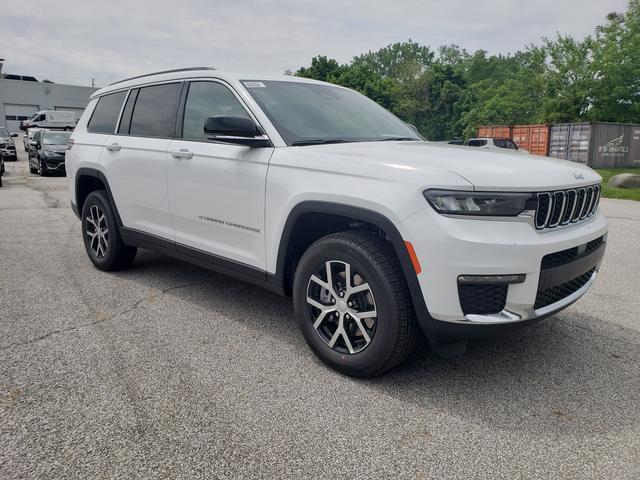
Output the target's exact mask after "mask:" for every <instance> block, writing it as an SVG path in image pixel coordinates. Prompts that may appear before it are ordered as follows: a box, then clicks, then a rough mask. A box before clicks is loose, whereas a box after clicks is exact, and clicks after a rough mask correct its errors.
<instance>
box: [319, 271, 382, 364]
mask: <svg viewBox="0 0 640 480" xmlns="http://www.w3.org/2000/svg"><path fill="white" fill-rule="evenodd" d="M307 304H308V309H309V314H310V315H311V318H312V320H313V328H314V329H315V331H316V333H317V334H318V335H319V336H320V338H321V339H322V340H323V341H324V343H326V344H327V345H328V346H329V347H330V348H332V349H333V350H336V351H338V352H340V353H348V354H355V353H358V352H361V351H362V350H364V349H365V348H366V347H367V346H368V345H369V344H370V343H371V341H372V340H373V336H374V334H375V330H376V325H377V320H378V313H377V310H376V303H375V299H374V297H373V291H372V290H371V287H370V286H369V283H367V281H366V280H365V278H364V276H363V275H362V274H361V273H360V272H358V271H357V270H356V269H355V268H353V267H352V266H351V265H350V264H349V263H346V262H342V261H339V260H330V261H327V262H325V264H324V266H323V268H322V269H320V270H319V271H317V272H316V274H315V275H311V278H310V279H309V283H308V285H307Z"/></svg>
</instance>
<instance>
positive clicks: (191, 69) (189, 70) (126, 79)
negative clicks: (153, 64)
mask: <svg viewBox="0 0 640 480" xmlns="http://www.w3.org/2000/svg"><path fill="white" fill-rule="evenodd" d="M193 70H215V68H213V67H189V68H176V69H173V70H163V71H161V72H153V73H146V74H144V75H138V76H136V77H129V78H125V79H124V80H118V81H117V82H113V83H110V84H109V86H111V85H117V84H118V83H123V82H128V81H129V80H135V79H136V78H144V77H150V76H152V75H160V74H162V73H176V72H191V71H193Z"/></svg>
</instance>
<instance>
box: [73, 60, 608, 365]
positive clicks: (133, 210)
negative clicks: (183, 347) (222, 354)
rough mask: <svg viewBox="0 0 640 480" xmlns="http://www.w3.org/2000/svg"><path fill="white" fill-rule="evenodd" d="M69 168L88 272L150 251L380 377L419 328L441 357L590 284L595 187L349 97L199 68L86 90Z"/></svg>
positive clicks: (334, 361) (321, 351) (567, 170)
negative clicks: (230, 282)
mask: <svg viewBox="0 0 640 480" xmlns="http://www.w3.org/2000/svg"><path fill="white" fill-rule="evenodd" d="M69 148H70V151H69V152H68V153H67V160H66V163H67V172H68V178H69V189H70V194H71V203H72V207H73V209H74V211H75V212H76V214H77V215H78V216H79V217H80V218H81V220H82V236H83V238H84V243H85V246H86V251H87V254H88V256H89V258H90V259H91V261H92V262H93V263H94V264H95V265H96V266H97V267H98V268H100V269H102V270H114V269H120V268H125V267H128V266H130V265H131V263H132V261H133V259H134V256H135V254H136V248H137V247H142V248H148V249H153V250H156V251H159V252H163V253H166V254H169V255H173V256H175V257H178V258H180V259H183V260H186V261H189V262H193V263H195V264H197V265H201V266H203V267H206V268H210V269H213V270H216V271H219V272H222V273H224V274H226V275H229V276H232V277H236V278H239V279H242V280H246V281H249V282H253V283H255V284H258V285H261V286H264V287H266V288H268V289H270V290H273V291H276V292H278V293H281V294H283V295H292V296H293V301H294V305H295V312H296V319H297V322H298V324H299V327H300V329H301V330H302V333H303V335H304V337H305V339H306V341H307V343H308V344H309V346H310V347H311V348H312V349H313V350H314V352H315V353H316V354H317V355H318V356H319V357H320V358H321V359H322V360H323V361H324V362H326V363H327V364H329V365H330V366H332V367H333V368H336V369H338V370H340V371H341V372H344V373H347V374H349V375H356V376H365V375H373V374H376V373H380V372H382V371H385V370H387V369H389V368H391V367H393V366H394V365H397V364H398V363H399V362H401V361H402V360H403V359H404V358H405V357H406V356H407V355H408V354H409V353H410V352H411V351H412V349H413V348H414V346H415V342H416V337H417V334H418V326H419V327H421V328H422V330H423V331H424V332H425V334H426V335H427V337H428V339H429V341H430V343H431V345H432V346H433V348H434V350H435V351H436V352H437V353H439V354H440V355H443V356H451V355H455V354H457V353H460V352H462V351H464V349H465V346H466V340H467V339H468V338H472V337H477V336H483V335H494V334H497V333H500V332H503V331H505V330H509V329H511V328H515V327H520V326H522V325H525V324H528V323H531V322H533V321H536V320H539V319H541V318H543V317H546V316H548V315H550V314H553V313H555V312H558V311H559V310H562V309H563V308H566V307H567V306H568V305H570V304H571V303H572V302H574V301H575V300H577V299H578V298H579V297H580V296H582V295H583V294H584V293H585V292H586V291H587V289H588V288H589V287H590V286H591V285H592V283H593V282H594V280H595V278H596V275H597V271H598V267H599V265H600V262H601V260H602V257H603V254H604V249H605V244H606V234H607V220H606V219H605V218H604V217H603V216H602V215H601V214H600V213H599V212H598V201H599V198H600V186H599V184H600V181H601V178H600V176H599V175H598V174H596V173H595V172H594V171H592V170H591V169H589V168H587V167H585V166H583V165H580V164H577V163H571V162H565V161H559V160H552V159H545V158H540V157H536V158H535V159H529V158H526V157H524V158H518V161H517V162H516V161H513V159H512V158H511V156H509V155H505V154H496V153H493V152H490V151H473V152H472V151H470V150H467V149H463V148H460V149H453V148H451V147H450V146H448V145H441V144H437V143H431V142H427V141H424V139H422V138H421V137H420V136H419V135H418V134H416V132H415V131H414V130H413V129H412V128H410V127H409V126H407V125H406V124H405V123H403V122H402V121H401V120H399V119H398V118H396V117H395V116H393V115H392V114H390V113H389V112H387V111H386V110H384V109H383V108H381V107H380V106H378V105H377V104H376V103H374V102H372V101H370V100H369V99H367V98H366V97H364V96H362V95H360V94H359V93H356V92H354V91H352V90H349V89H346V88H342V87H339V86H336V85H330V84H326V83H322V82H317V81H312V80H307V79H303V78H295V77H278V78H267V77H263V76H252V75H233V74H229V73H223V72H220V71H216V70H213V69H207V68H197V69H183V70H177V71H175V70H174V71H168V72H160V73H156V74H151V75H145V76H142V77H137V78H133V79H128V80H124V81H122V82H118V83H115V84H112V85H110V86H109V87H106V88H104V89H102V90H100V91H98V92H96V93H95V94H94V95H93V96H92V98H91V100H90V103H89V105H88V107H87V109H86V111H85V113H84V114H83V115H82V118H81V119H80V121H79V123H78V126H77V128H76V129H75V131H74V133H73V135H72V138H71V141H70V145H69Z"/></svg>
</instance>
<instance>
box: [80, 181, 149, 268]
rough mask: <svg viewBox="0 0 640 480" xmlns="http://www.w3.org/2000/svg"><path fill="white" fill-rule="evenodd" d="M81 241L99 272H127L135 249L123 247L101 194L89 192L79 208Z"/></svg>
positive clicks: (113, 219) (112, 216)
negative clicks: (126, 269) (80, 211)
mask: <svg viewBox="0 0 640 480" xmlns="http://www.w3.org/2000/svg"><path fill="white" fill-rule="evenodd" d="M82 238H83V240H84V247H85V250H86V251H87V255H89V259H90V260H91V261H92V262H93V264H94V265H95V266H96V267H98V268H99V269H100V270H106V271H112V270H122V269H124V268H128V267H130V266H131V264H132V263H133V259H134V258H135V256H136V251H137V249H136V248H135V247H130V246H128V245H125V244H124V242H123V241H122V236H121V235H120V230H119V229H118V224H117V223H116V217H115V214H114V213H113V209H112V208H111V203H110V202H109V198H108V197H107V194H106V192H105V191H104V190H97V191H95V192H91V193H90V194H89V196H88V197H87V199H86V200H85V201H84V205H83V206H82Z"/></svg>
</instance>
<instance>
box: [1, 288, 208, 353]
mask: <svg viewBox="0 0 640 480" xmlns="http://www.w3.org/2000/svg"><path fill="white" fill-rule="evenodd" d="M193 285H196V282H192V283H186V284H183V285H175V286H173V287H168V288H165V289H163V290H161V291H160V292H159V293H155V294H153V295H149V296H147V297H144V298H142V299H140V300H138V301H137V302H135V303H134V304H133V306H132V307H129V308H127V309H125V310H122V311H120V312H118V313H116V314H115V315H112V316H108V317H106V318H101V319H99V320H96V321H95V322H90V323H84V324H82V325H76V326H74V327H69V328H63V329H61V330H54V331H52V332H48V333H45V334H44V335H41V336H39V337H36V338H32V339H30V340H25V341H24V342H18V343H12V344H9V345H6V346H4V347H0V352H1V351H4V350H9V349H11V348H14V347H22V346H24V345H30V344H32V343H37V342H40V341H42V340H44V339H46V338H48V337H50V336H52V335H57V334H59V333H67V332H72V331H74V330H79V329H81V328H86V327H91V326H93V325H98V324H100V323H105V322H110V321H112V320H115V319H117V318H118V317H120V316H122V315H125V314H127V313H130V312H132V311H134V310H135V309H137V308H138V307H139V306H140V304H142V303H143V302H146V301H148V300H152V299H154V298H158V297H161V296H163V295H164V294H165V293H167V292H170V291H172V290H178V289H180V288H187V287H191V286H193Z"/></svg>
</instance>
